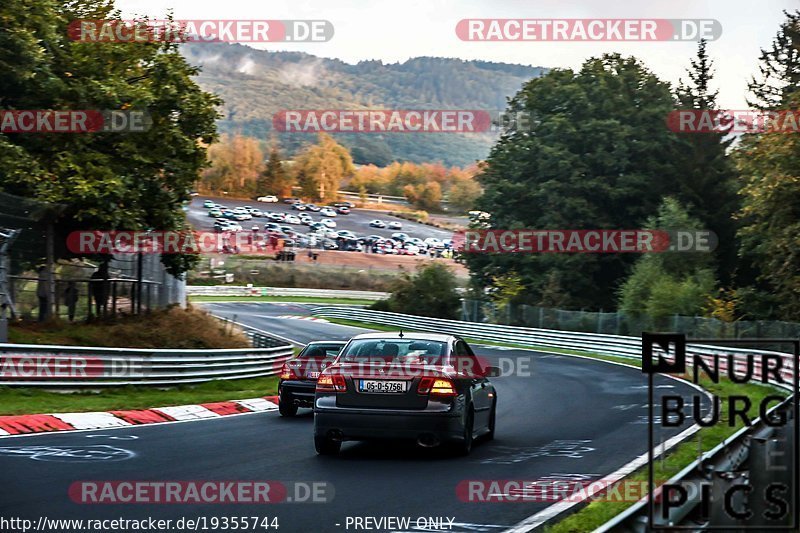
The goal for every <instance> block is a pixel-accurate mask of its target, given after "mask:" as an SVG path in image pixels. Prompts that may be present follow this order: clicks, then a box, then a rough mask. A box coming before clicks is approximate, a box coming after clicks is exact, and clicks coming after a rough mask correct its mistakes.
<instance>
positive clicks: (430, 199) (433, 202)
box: [403, 181, 442, 211]
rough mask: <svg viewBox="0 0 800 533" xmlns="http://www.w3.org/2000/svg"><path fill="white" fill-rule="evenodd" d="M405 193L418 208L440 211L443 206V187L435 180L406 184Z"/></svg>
mask: <svg viewBox="0 0 800 533" xmlns="http://www.w3.org/2000/svg"><path fill="white" fill-rule="evenodd" d="M403 195H404V196H405V197H406V199H407V200H408V201H409V203H411V205H413V206H414V207H416V208H418V209H424V210H425V211H439V210H440V209H441V208H442V206H441V202H442V187H441V185H439V184H438V183H437V182H435V181H431V182H428V183H423V184H420V185H406V186H405V187H403Z"/></svg>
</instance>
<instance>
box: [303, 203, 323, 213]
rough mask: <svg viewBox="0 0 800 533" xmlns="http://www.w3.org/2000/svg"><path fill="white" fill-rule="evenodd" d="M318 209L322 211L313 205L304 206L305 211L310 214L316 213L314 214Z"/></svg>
mask: <svg viewBox="0 0 800 533" xmlns="http://www.w3.org/2000/svg"><path fill="white" fill-rule="evenodd" d="M320 209H322V208H321V207H320V206H318V205H315V204H306V211H312V212H314V213H316V212H318V211H319V210H320Z"/></svg>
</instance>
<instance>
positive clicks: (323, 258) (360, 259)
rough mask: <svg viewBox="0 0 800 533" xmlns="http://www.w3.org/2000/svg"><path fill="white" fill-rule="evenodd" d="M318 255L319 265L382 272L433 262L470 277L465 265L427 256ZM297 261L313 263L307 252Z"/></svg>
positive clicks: (327, 252)
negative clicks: (370, 269) (371, 269)
mask: <svg viewBox="0 0 800 533" xmlns="http://www.w3.org/2000/svg"><path fill="white" fill-rule="evenodd" d="M315 251H316V253H317V254H318V256H317V263H319V264H322V265H336V266H347V267H354V268H373V269H381V270H397V269H398V267H401V266H402V267H403V268H404V269H406V270H409V271H410V270H413V269H414V268H416V266H417V264H418V263H429V262H431V261H439V262H442V263H444V264H446V265H447V266H449V267H450V268H452V269H453V272H454V273H455V275H456V276H458V277H460V278H465V277H467V276H468V274H469V272H468V271H467V269H466V267H464V265H461V264H459V263H456V262H455V261H453V260H452V259H431V258H429V257H425V256H414V255H384V254H371V253H370V254H368V253H364V252H340V251H336V250H315ZM295 261H297V262H298V263H312V262H313V261H312V260H311V259H310V258H309V257H308V253H307V251H306V250H303V249H299V250H298V251H297V256H296V258H295Z"/></svg>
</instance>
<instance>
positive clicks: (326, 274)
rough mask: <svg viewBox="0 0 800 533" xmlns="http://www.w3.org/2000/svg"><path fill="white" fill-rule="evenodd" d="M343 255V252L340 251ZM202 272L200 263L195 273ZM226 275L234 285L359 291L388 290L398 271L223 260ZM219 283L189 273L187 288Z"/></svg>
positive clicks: (395, 269) (235, 258)
mask: <svg viewBox="0 0 800 533" xmlns="http://www.w3.org/2000/svg"><path fill="white" fill-rule="evenodd" d="M342 253H344V252H342ZM203 269H205V265H203V264H201V265H200V266H199V267H198V269H197V271H200V270H203ZM224 270H225V272H228V273H232V274H233V275H234V279H235V280H236V283H238V284H242V285H246V284H248V283H252V284H253V286H255V287H265V286H266V287H303V288H307V289H346V290H362V291H380V292H386V291H388V290H390V288H391V286H392V284H393V283H394V281H395V280H397V278H398V276H399V275H400V274H401V272H400V271H399V270H398V269H397V267H396V266H393V268H392V269H391V270H386V269H380V268H377V267H366V268H365V267H361V266H346V265H328V264H317V263H300V262H292V263H280V262H277V261H267V260H264V258H254V259H245V258H240V257H236V256H228V257H226V258H225V265H224ZM218 283H219V282H218V280H215V279H209V278H207V277H202V276H200V275H198V274H197V272H190V273H189V279H188V284H189V285H212V284H214V285H216V284H218Z"/></svg>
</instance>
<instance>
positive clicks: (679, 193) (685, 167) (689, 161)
mask: <svg viewBox="0 0 800 533" xmlns="http://www.w3.org/2000/svg"><path fill="white" fill-rule="evenodd" d="M706 46H707V44H706V42H705V41H700V43H699V44H698V47H697V57H696V58H694V59H692V60H691V68H690V69H688V71H687V72H688V76H689V83H684V81H683V80H681V81H680V83H679V85H678V88H677V89H676V91H675V95H676V99H677V103H678V108H679V109H680V110H703V111H706V110H707V111H714V112H719V110H718V107H717V94H718V91H712V89H711V87H710V85H711V82H712V80H713V79H714V73H713V62H712V61H711V59H710V58H709V56H708V53H707V51H706ZM732 127H733V122H732V121H731V122H730V124H729V125H728V126H727V128H725V129H724V131H721V132H719V133H717V132H708V133H692V132H686V133H678V134H677V142H676V143H675V144H674V149H675V152H674V155H673V157H672V158H671V159H672V160H673V162H674V165H675V168H676V169H677V171H678V172H677V175H678V177H679V179H680V181H681V184H680V186H679V187H678V188H677V189H676V191H675V192H674V194H675V195H676V197H677V198H678V199H679V200H680V202H681V203H682V204H683V205H685V206H686V207H687V209H688V210H689V213H690V214H691V215H692V216H694V217H696V218H698V219H699V220H700V221H701V222H702V223H703V224H704V225H705V227H706V228H707V229H710V230H711V231H713V232H714V233H715V234H716V235H717V238H718V242H719V247H718V250H717V254H716V257H717V258H718V260H719V261H718V264H717V272H718V273H719V276H720V279H721V281H722V283H724V284H728V283H730V282H731V279H732V277H733V273H734V270H735V267H736V253H737V246H736V224H735V221H734V219H733V214H734V213H735V212H736V211H737V210H738V208H739V199H738V197H737V194H736V190H737V183H736V172H735V169H734V165H733V163H732V162H731V160H730V158H729V157H728V153H727V152H728V149H729V148H730V145H731V142H732V141H733V138H732V137H729V135H728V134H729V132H730V130H731V128H732Z"/></svg>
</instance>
